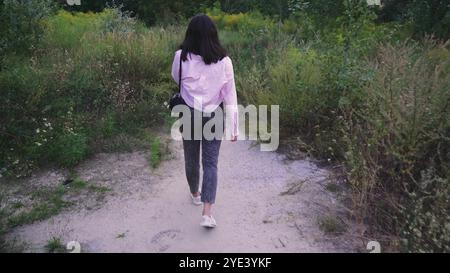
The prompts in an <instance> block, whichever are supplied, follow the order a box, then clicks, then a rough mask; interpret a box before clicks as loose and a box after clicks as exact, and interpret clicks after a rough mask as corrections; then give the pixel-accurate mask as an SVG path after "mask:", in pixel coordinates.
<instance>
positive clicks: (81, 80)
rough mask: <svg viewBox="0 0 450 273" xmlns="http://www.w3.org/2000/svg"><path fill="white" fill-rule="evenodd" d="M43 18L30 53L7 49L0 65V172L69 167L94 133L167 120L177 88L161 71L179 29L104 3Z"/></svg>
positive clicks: (23, 172)
mask: <svg viewBox="0 0 450 273" xmlns="http://www.w3.org/2000/svg"><path fill="white" fill-rule="evenodd" d="M42 25H43V26H45V27H44V28H43V31H44V33H43V35H42V37H41V40H40V42H39V44H37V46H36V49H37V50H36V51H35V52H34V53H33V54H32V56H31V58H30V57H28V56H25V55H11V54H10V55H7V56H6V58H5V65H7V66H8V70H2V71H0V87H1V92H2V94H1V97H0V103H2V104H3V105H4V107H2V109H1V110H0V113H1V116H0V119H1V131H0V132H1V135H0V136H1V138H0V147H1V149H2V151H6V152H5V153H2V154H1V157H0V166H1V167H0V170H2V173H3V174H7V175H16V176H23V175H28V174H29V173H30V171H31V170H32V169H33V168H34V167H36V166H39V165H42V164H46V163H52V162H53V163H58V164H60V165H64V166H73V165H74V164H76V163H77V162H79V161H80V160H82V159H83V158H84V157H85V156H86V155H87V151H88V150H91V148H93V147H90V146H89V145H95V144H96V143H100V142H101V141H97V140H99V139H101V138H111V137H112V136H113V134H117V133H121V132H127V133H138V132H139V131H140V130H141V128H143V127H151V126H155V125H156V124H159V123H161V122H162V121H163V120H164V119H165V113H166V112H167V111H166V108H165V107H164V105H163V102H164V101H166V100H167V99H168V98H169V97H170V91H171V89H172V88H175V84H173V82H172V80H171V79H170V77H169V76H167V75H165V73H166V71H169V70H170V68H169V67H170V65H171V58H172V57H173V55H172V54H173V52H174V51H175V43H174V37H175V35H177V34H178V33H179V30H178V29H174V28H173V29H172V30H166V29H162V28H154V29H151V30H149V29H145V28H143V26H142V25H141V24H140V23H138V22H136V21H133V20H132V19H130V18H129V17H127V16H126V14H123V13H121V12H119V11H116V10H110V9H106V10H105V11H104V12H102V13H99V14H93V13H87V14H82V13H74V14H71V13H68V12H65V11H60V12H58V13H57V14H56V15H54V16H51V17H49V18H48V19H46V20H45V21H44V22H43V24H42ZM167 29H170V28H167ZM46 124H51V128H52V129H51V130H50V129H49V128H47V127H46ZM44 130H45V132H44Z"/></svg>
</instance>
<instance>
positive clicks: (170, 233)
mask: <svg viewBox="0 0 450 273" xmlns="http://www.w3.org/2000/svg"><path fill="white" fill-rule="evenodd" d="M179 239H181V231H180V230H178V229H168V230H163V231H160V232H158V233H156V234H155V235H154V236H153V237H152V240H151V243H152V244H154V245H156V246H157V248H158V251H159V252H164V251H166V250H167V249H168V248H169V247H170V245H171V244H172V242H173V241H175V240H179Z"/></svg>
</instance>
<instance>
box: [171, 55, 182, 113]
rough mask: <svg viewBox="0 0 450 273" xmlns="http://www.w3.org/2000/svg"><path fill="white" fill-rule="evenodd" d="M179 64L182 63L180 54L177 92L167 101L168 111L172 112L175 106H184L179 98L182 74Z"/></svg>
mask: <svg viewBox="0 0 450 273" xmlns="http://www.w3.org/2000/svg"><path fill="white" fill-rule="evenodd" d="M181 62H182V59H181V53H180V69H179V71H178V92H177V93H175V94H173V96H172V98H170V101H169V109H170V111H172V109H173V108H174V107H175V106H177V105H182V104H186V103H185V102H184V99H183V97H181V73H182V69H181V65H182V63H181Z"/></svg>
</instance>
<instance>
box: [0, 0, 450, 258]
mask: <svg viewBox="0 0 450 273" xmlns="http://www.w3.org/2000/svg"><path fill="white" fill-rule="evenodd" d="M123 2H124V3H123V4H124V7H123V9H127V8H129V10H131V11H132V12H136V13H137V15H138V18H142V19H144V21H145V22H146V23H150V24H153V23H155V22H159V23H160V24H158V26H153V27H150V28H149V27H147V26H145V24H144V23H142V22H141V21H139V20H136V19H133V18H130V17H129V16H128V13H125V14H124V13H122V12H120V11H119V10H117V9H105V10H104V11H103V12H99V13H69V12H67V11H61V10H60V11H57V12H56V11H54V9H53V8H52V4H51V2H49V1H47V2H46V3H47V4H46V5H45V4H44V2H42V1H18V0H16V1H13V0H10V1H3V2H2V6H1V7H2V9H1V12H2V16H1V18H2V20H3V24H2V25H1V26H0V28H1V29H0V30H1V32H2V34H5V35H2V40H1V42H2V43H1V50H2V51H1V66H0V92H1V94H0V95H1V96H0V103H1V104H2V108H1V110H0V121H1V125H0V126H1V127H0V150H1V156H0V169H1V174H2V175H3V176H22V175H27V174H29V173H30V171H31V170H32V169H33V168H35V167H37V166H39V165H42V164H48V163H56V164H59V165H63V166H73V165H74V164H77V163H78V162H80V161H81V160H83V159H84V158H85V157H86V156H87V155H89V153H91V152H92V151H94V150H95V147H96V145H98V143H101V140H103V139H110V138H114V137H115V136H118V135H122V134H138V133H140V132H141V131H142V130H144V129H145V128H146V127H151V126H159V125H161V124H162V123H163V121H164V119H165V118H166V117H167V110H166V109H165V107H164V104H163V103H164V101H166V100H167V99H168V97H169V95H170V91H171V89H176V86H175V84H174V83H173V82H172V80H171V77H170V73H169V71H170V65H171V61H172V57H173V52H174V50H175V49H176V47H177V45H178V44H179V43H180V42H181V39H182V35H183V34H184V31H185V27H186V21H185V20H184V19H183V17H186V16H190V15H192V14H195V13H196V12H199V11H203V12H206V13H208V14H209V15H210V17H211V18H212V19H213V20H214V21H215V22H216V24H217V26H218V27H219V28H220V36H221V40H222V41H223V43H224V45H225V47H226V48H227V50H228V51H229V54H230V56H231V58H232V59H233V63H234V67H235V75H236V83H237V89H238V96H239V99H240V101H241V102H242V103H243V104H248V103H252V104H257V105H258V104H278V105H280V126H281V134H282V135H281V137H282V140H283V141H284V142H289V143H296V144H297V145H298V146H300V147H302V149H304V150H305V151H306V152H308V153H310V154H311V155H313V156H315V157H317V158H320V159H323V160H325V161H329V162H335V163H342V165H343V166H344V169H345V173H346V177H347V180H348V184H349V185H350V187H351V189H352V192H353V212H354V217H355V219H356V220H357V221H360V222H361V223H364V224H367V226H369V227H370V230H369V231H367V232H368V233H367V234H363V235H364V236H365V237H369V236H372V235H373V236H375V237H376V236H379V235H380V233H382V234H383V235H387V236H386V237H383V238H387V239H386V240H385V241H383V240H381V239H379V240H380V241H382V243H383V244H388V243H389V244H390V246H391V247H394V248H395V247H400V248H398V249H400V250H403V251H446V252H448V251H450V249H449V246H450V224H449V223H450V219H449V217H450V204H449V202H448V200H449V199H450V184H449V183H448V181H449V178H450V172H449V170H450V161H449V158H450V138H449V136H450V119H449V117H450V94H449V90H450V73H449V72H450V49H449V43H448V42H446V39H448V29H449V28H448V27H447V25H448V20H446V19H448V9H446V7H444V8H437V7H440V6H439V5H441V4H442V3H441V2H442V1H428V3H431V4H432V5H431V6H428V8H427V9H422V10H425V11H427V12H418V11H417V7H422V6H420V5H423V2H424V1H413V0H411V1H394V0H393V1H386V5H385V6H384V8H383V9H382V10H378V9H375V8H368V7H367V6H366V4H365V2H364V1H359V0H345V1H333V4H332V5H330V2H329V1H311V2H310V4H307V3H306V1H268V2H267V4H265V5H262V4H261V2H262V1H250V0H249V1H244V0H241V1H220V2H218V3H216V4H214V2H213V1H129V3H127V1H123ZM400 2H401V3H408V5H402V6H400V5H395V3H400ZM444 2H445V1H444ZM131 3H133V4H131ZM238 3H239V4H238ZM30 5H34V6H30ZM127 5H128V6H127ZM133 5H134V6H133ZM199 6H200V7H201V8H199ZM5 7H8V9H5ZM11 8H13V9H11ZM81 8H82V9H86V10H90V9H94V10H96V9H97V10H102V9H103V6H101V5H99V6H97V7H92V8H90V7H85V6H82V7H81ZM12 10H14V12H15V13H17V14H18V15H19V16H23V17H28V18H30V20H31V23H30V24H23V23H22V21H16V20H15V19H14V20H13V19H12V17H11V16H9V17H8V16H3V15H4V14H6V15H7V14H10V15H11V14H12V13H11V12H12ZM30 11H33V12H32V13H30ZM413 11H416V12H415V13H414V12H413ZM444 11H445V12H444ZM164 14H165V15H164ZM324 14H327V15H329V16H323V15H324ZM442 14H444V15H442ZM172 15H176V16H175V17H176V18H178V19H177V20H181V23H179V22H178V23H173V22H176V21H173V20H168V19H167V18H175V17H174V16H172ZM427 16H428V17H427ZM419 18H421V19H419ZM427 18H428V19H427ZM280 19H282V20H280ZM164 22H165V24H164ZM170 22H172V23H170ZM381 22H383V23H381ZM420 22H428V23H420ZM425 33H434V34H435V35H436V37H440V39H436V37H435V38H430V37H425V36H421V35H422V34H425ZM411 37H414V38H416V39H415V40H412V39H409V38H411ZM152 146H153V147H152V148H153V149H154V150H157V146H158V147H159V143H157V142H154V143H153V145H152ZM157 155H158V153H155V156H157ZM152 160H154V161H155V162H157V161H158V160H159V158H155V159H152ZM155 165H156V164H155ZM377 238H378V237H377Z"/></svg>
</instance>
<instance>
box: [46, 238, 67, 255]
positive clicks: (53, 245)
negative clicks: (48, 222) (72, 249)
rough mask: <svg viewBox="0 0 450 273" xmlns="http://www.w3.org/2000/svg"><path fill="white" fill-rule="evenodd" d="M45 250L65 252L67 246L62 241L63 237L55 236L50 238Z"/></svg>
mask: <svg viewBox="0 0 450 273" xmlns="http://www.w3.org/2000/svg"><path fill="white" fill-rule="evenodd" d="M45 250H47V252H49V253H64V252H66V247H65V246H64V244H63V243H62V241H61V239H60V238H58V237H53V238H52V239H50V240H48V242H47V244H46V245H45Z"/></svg>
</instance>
